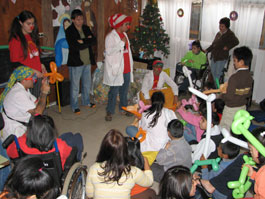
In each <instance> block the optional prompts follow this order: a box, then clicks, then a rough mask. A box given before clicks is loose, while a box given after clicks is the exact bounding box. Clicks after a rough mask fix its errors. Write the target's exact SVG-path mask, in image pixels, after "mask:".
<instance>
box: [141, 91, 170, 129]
mask: <svg viewBox="0 0 265 199" xmlns="http://www.w3.org/2000/svg"><path fill="white" fill-rule="evenodd" d="M151 103H152V105H151V107H150V108H149V109H147V110H145V112H147V114H146V117H147V118H148V117H149V116H150V115H152V114H153V113H155V115H154V116H153V119H152V121H151V122H150V123H149V127H154V126H155V125H156V124H157V121H158V118H159V117H160V116H161V113H162V109H163V107H164V103H165V97H164V94H163V93H162V92H161V91H158V92H154V93H153V95H152V97H151Z"/></svg>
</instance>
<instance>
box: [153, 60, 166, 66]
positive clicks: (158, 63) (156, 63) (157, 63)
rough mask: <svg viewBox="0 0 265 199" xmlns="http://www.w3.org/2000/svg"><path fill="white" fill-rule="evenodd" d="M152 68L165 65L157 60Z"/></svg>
mask: <svg viewBox="0 0 265 199" xmlns="http://www.w3.org/2000/svg"><path fill="white" fill-rule="evenodd" d="M152 66H160V67H163V66H164V63H163V62H162V61H161V60H155V61H154V62H153V64H152Z"/></svg>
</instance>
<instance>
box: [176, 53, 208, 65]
mask: <svg viewBox="0 0 265 199" xmlns="http://www.w3.org/2000/svg"><path fill="white" fill-rule="evenodd" d="M189 60H193V61H194V62H193V63H191V62H189ZM181 62H182V63H184V64H185V66H188V67H191V68H194V69H200V67H201V65H203V64H205V63H206V55H205V53H204V52H202V51H201V52H200V53H199V54H198V55H195V54H193V53H192V51H188V52H187V53H186V55H185V56H184V57H183V58H182V59H181Z"/></svg>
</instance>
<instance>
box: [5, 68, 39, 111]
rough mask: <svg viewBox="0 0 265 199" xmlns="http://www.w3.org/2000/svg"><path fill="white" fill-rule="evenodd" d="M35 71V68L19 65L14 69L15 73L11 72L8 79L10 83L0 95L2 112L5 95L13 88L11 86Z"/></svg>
mask: <svg viewBox="0 0 265 199" xmlns="http://www.w3.org/2000/svg"><path fill="white" fill-rule="evenodd" d="M33 73H34V72H33V70H32V69H31V68H29V67H26V66H19V67H18V68H16V69H15V70H14V71H13V73H12V74H11V76H10V78H9V80H8V83H7V85H6V87H5V90H4V91H3V93H2V94H1V96H0V112H2V107H3V102H4V98H5V96H6V95H7V93H8V92H9V91H10V90H11V88H12V87H13V85H14V84H15V83H16V81H21V80H23V79H25V78H27V77H29V76H30V75H32V74H33Z"/></svg>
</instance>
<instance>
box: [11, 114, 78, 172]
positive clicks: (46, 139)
mask: <svg viewBox="0 0 265 199" xmlns="http://www.w3.org/2000/svg"><path fill="white" fill-rule="evenodd" d="M57 137H58V133H57V130H56V128H55V124H54V121H53V119H52V118H51V117H49V116H46V115H38V116H35V117H33V118H32V120H30V122H29V125H28V129H27V132H26V133H25V134H24V135H22V136H21V137H19V138H18V143H19V145H20V149H21V150H22V151H23V152H24V153H25V154H28V155H33V154H46V153H50V152H54V151H55V148H54V141H55V140H56V142H57V145H58V149H59V152H60V157H61V162H62V168H63V169H64V164H65V161H66V159H67V158H68V156H69V155H70V153H71V151H72V147H70V146H68V144H67V142H65V141H63V140H62V139H60V138H57ZM77 144H79V143H77ZM80 144H83V143H80ZM7 155H8V156H9V157H10V158H17V157H18V152H17V148H16V144H15V142H13V143H12V144H10V146H9V147H8V148H7Z"/></svg>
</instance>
